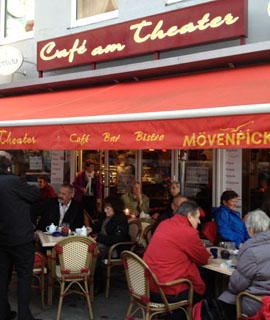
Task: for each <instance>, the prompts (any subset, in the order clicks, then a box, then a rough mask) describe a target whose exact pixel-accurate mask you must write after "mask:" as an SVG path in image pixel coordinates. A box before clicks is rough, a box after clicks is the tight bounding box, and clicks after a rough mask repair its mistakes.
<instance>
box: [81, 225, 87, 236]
mask: <svg viewBox="0 0 270 320" xmlns="http://www.w3.org/2000/svg"><path fill="white" fill-rule="evenodd" d="M80 235H81V236H87V229H86V227H85V226H83V227H82V228H81V230H80Z"/></svg>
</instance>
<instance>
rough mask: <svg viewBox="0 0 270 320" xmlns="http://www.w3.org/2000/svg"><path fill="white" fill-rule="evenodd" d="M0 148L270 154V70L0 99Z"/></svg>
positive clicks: (260, 68) (242, 70) (264, 67)
mask: <svg viewBox="0 0 270 320" xmlns="http://www.w3.org/2000/svg"><path fill="white" fill-rule="evenodd" d="M0 105H1V108H0V119H1V121H0V144H1V147H0V149H130V148H131V149H147V148H155V149H156V148H166V149H175V148H180V149H181V148H184V149H195V148H239V147H240V148H258V147H260V148H270V126H269V123H270V122H269V120H270V66H269V65H262V66H256V67H247V68H239V69H231V70H223V71H215V72H208V73H199V74H192V75H185V76H178V77H170V78H162V79H156V80H147V81H139V82H132V83H119V84H114V85H107V86H99V87H92V88H83V89H74V90H67V91H61V92H50V93H39V94H32V95H25V96H15V97H6V98H1V99H0Z"/></svg>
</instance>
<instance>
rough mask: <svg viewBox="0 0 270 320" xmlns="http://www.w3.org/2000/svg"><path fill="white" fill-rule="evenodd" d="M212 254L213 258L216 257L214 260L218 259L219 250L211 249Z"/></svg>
mask: <svg viewBox="0 0 270 320" xmlns="http://www.w3.org/2000/svg"><path fill="white" fill-rule="evenodd" d="M210 252H211V254H212V256H213V257H214V259H216V258H217V256H218V249H217V248H210Z"/></svg>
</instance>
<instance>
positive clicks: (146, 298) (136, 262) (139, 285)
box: [121, 250, 193, 320]
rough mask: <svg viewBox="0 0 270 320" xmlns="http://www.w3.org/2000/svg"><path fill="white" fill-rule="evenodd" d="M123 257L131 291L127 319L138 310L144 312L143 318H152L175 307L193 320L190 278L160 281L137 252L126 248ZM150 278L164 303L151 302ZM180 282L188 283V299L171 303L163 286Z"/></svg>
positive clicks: (189, 319)
mask: <svg viewBox="0 0 270 320" xmlns="http://www.w3.org/2000/svg"><path fill="white" fill-rule="evenodd" d="M121 259H122V263H123V265H124V268H125V273H126V278H127V284H128V289H129V293H130V305H129V308H128V312H127V316H126V320H128V319H133V316H134V315H135V314H136V313H137V312H138V311H141V312H142V314H143V318H142V319H143V320H151V319H153V317H154V316H155V315H157V314H160V313H164V312H167V313H168V312H171V311H172V310H175V309H182V310H183V311H184V312H185V315H186V318H187V319H188V320H192V301H193V285H192V283H191V282H190V281H189V280H188V279H177V280H174V281H171V282H168V283H159V282H158V280H157V278H156V276H155V275H154V274H153V273H152V272H151V270H150V268H149V267H148V265H147V264H146V263H145V262H144V261H143V260H142V259H141V258H140V257H139V256H137V255H136V254H135V253H133V252H131V251H127V250H125V251H123V252H122V254H121ZM150 279H152V280H153V281H154V282H155V284H156V286H157V288H158V290H159V294H160V297H161V299H162V301H163V303H156V302H151V300H150ZM178 283H186V284H187V285H188V290H189V293H188V299H187V300H183V301H179V302H174V303H169V302H168V300H167V298H166V296H165V294H164V292H163V289H162V288H164V287H169V286H172V285H175V284H178Z"/></svg>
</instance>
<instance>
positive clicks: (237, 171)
mask: <svg viewBox="0 0 270 320" xmlns="http://www.w3.org/2000/svg"><path fill="white" fill-rule="evenodd" d="M224 161H225V162H224V184H225V185H224V186H225V189H224V191H225V190H233V191H235V192H236V193H237V194H238V195H239V201H238V204H237V209H238V210H239V211H240V212H241V209H242V150H241V149H226V150H225V157H224Z"/></svg>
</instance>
